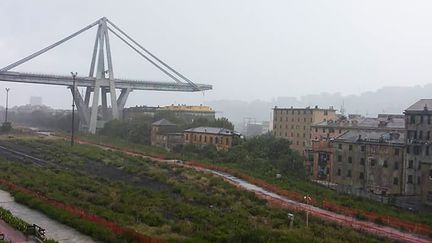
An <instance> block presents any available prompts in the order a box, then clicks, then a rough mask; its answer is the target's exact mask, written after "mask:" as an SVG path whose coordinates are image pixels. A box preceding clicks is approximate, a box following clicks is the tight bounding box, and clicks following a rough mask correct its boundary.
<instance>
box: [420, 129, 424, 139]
mask: <svg viewBox="0 0 432 243" xmlns="http://www.w3.org/2000/svg"><path fill="white" fill-rule="evenodd" d="M419 139H423V131H420V132H419Z"/></svg>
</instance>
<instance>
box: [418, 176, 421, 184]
mask: <svg viewBox="0 0 432 243" xmlns="http://www.w3.org/2000/svg"><path fill="white" fill-rule="evenodd" d="M420 183H421V178H420V176H417V184H418V185H420Z"/></svg>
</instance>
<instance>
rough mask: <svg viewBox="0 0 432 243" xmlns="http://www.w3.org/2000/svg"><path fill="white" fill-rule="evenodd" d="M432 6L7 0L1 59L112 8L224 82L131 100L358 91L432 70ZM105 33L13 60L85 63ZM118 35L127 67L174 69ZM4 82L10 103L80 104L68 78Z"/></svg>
mask: <svg viewBox="0 0 432 243" xmlns="http://www.w3.org/2000/svg"><path fill="white" fill-rule="evenodd" d="M431 12H432V2H431V1H429V0H425V1H415V0H406V1H397V0H379V1H377V0H361V1H360V0H355V1H349V0H323V1H318V0H316V1H312V0H310V1H304V0H297V1H287V0H280V1H276V0H267V1H264V0H261V1H258V0H236V1H233V0H231V1H228V0H218V1H209V0H181V1H179V0H158V1H145V0H139V1H138V0H136V1H113V0H111V1H107V0H105V1H100V0H98V1H95V0H92V1H88V0H74V1H72V0H71V1H59V0H39V1H31V0H27V1H25V0H2V1H1V2H0V23H1V25H0V26H1V31H0V67H3V66H6V65H8V64H10V63H12V62H14V61H16V60H18V59H20V58H22V57H24V56H26V55H28V54H30V53H32V52H34V51H36V50H38V49H41V48H43V47H45V46H47V45H49V44H51V43H53V42H55V41H57V40H59V39H61V38H63V37H65V36H67V35H69V34H70V33H72V32H74V31H76V30H78V29H80V28H82V27H84V26H86V25H88V24H89V23H91V22H94V21H95V20H97V19H98V18H100V17H102V16H106V17H107V18H108V19H110V20H111V21H113V22H114V23H115V24H117V25H118V26H119V27H121V28H122V29H123V30H125V31H126V32H127V33H129V34H130V35H131V36H133V37H134V38H135V39H136V40H137V41H139V42H140V43H142V45H144V46H145V47H146V48H148V49H149V50H151V51H153V52H154V53H155V54H156V55H158V56H159V57H160V58H162V59H163V60H165V61H166V62H167V63H169V64H170V65H172V66H173V67H175V68H176V69H177V70H178V71H180V72H182V73H183V74H185V75H186V76H188V77H189V78H190V79H192V80H194V81H195V82H199V83H208V84H212V85H214V90H213V91H209V92H206V94H205V96H204V97H203V95H202V94H201V93H196V94H191V93H186V94H185V93H172V92H168V93H162V92H147V91H135V92H133V93H132V94H131V96H130V99H129V101H128V103H127V105H128V106H131V105H137V104H149V105H156V104H162V105H163V104H171V103H202V102H203V101H205V100H207V101H208V100H216V99H240V100H253V99H264V100H270V99H271V98H273V97H278V96H300V95H305V94H315V93H320V92H331V93H334V92H341V93H343V94H358V93H360V92H363V91H368V90H376V89H378V88H379V87H382V86H410V85H422V84H426V83H430V82H431V80H432V70H431V67H432V14H430V13H431ZM95 33H96V30H95V29H94V30H91V31H90V32H86V33H85V34H84V35H83V36H80V37H77V38H76V39H73V40H72V41H70V43H67V44H65V45H64V46H60V47H58V48H56V49H55V50H52V51H51V52H49V53H47V54H45V55H43V56H40V57H38V58H37V59H35V60H33V61H31V62H29V63H28V64H25V65H23V66H20V67H18V68H16V69H14V70H16V71H30V72H42V73H53V74H69V72H70V71H77V72H78V73H79V74H86V73H88V69H89V63H90V56H91V49H92V45H93V42H94V35H95ZM112 39H113V37H112ZM112 42H113V43H112V49H113V56H114V57H113V58H114V68H115V72H116V76H117V77H125V78H141V79H157V80H168V79H167V78H165V77H164V76H163V75H159V74H158V73H157V72H156V71H155V70H154V69H153V68H151V66H149V65H148V64H147V63H146V62H145V61H142V60H141V59H140V58H139V57H138V56H137V55H136V54H135V53H133V52H132V51H130V50H129V49H127V48H125V47H123V45H122V43H120V42H119V41H114V40H113V41H112ZM5 87H11V88H12V91H11V92H12V99H11V103H12V105H17V104H25V103H27V102H28V100H29V96H31V95H36V96H42V97H43V99H44V103H45V104H47V105H50V106H54V107H62V108H66V107H69V106H70V93H69V92H68V91H67V90H66V88H64V87H49V86H38V85H22V84H19V85H18V84H11V83H0V99H1V100H3V97H4V92H2V91H1V90H4V88H5ZM1 100H0V104H2V101H1Z"/></svg>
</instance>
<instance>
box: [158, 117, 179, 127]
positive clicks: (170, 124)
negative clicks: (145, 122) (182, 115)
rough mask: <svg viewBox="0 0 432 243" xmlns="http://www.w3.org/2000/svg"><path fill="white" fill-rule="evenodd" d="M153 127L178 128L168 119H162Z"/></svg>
mask: <svg viewBox="0 0 432 243" xmlns="http://www.w3.org/2000/svg"><path fill="white" fill-rule="evenodd" d="M152 125H153V126H176V124H174V123H172V122H170V121H168V120H167V119H161V120H159V121H155V122H153V123H152Z"/></svg>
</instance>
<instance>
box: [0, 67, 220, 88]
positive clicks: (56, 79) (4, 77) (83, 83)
mask: <svg viewBox="0 0 432 243" xmlns="http://www.w3.org/2000/svg"><path fill="white" fill-rule="evenodd" d="M0 80H1V81H8V82H16V83H32V84H48V85H62V86H70V87H71V86H72V83H73V78H72V77H71V76H61V75H49V74H33V73H22V72H11V71H5V72H0ZM114 80H115V86H116V88H118V89H132V90H157V91H183V92H194V91H196V90H194V87H193V86H191V85H190V84H188V83H174V82H157V81H140V80H126V79H114ZM75 81H76V86H77V87H95V81H96V78H94V77H78V76H77V77H76V79H75ZM99 81H100V86H102V87H108V88H109V86H110V85H109V83H110V80H109V79H101V80H99ZM196 85H197V86H198V87H199V89H200V90H202V91H204V90H211V89H212V85H208V84H196Z"/></svg>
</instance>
